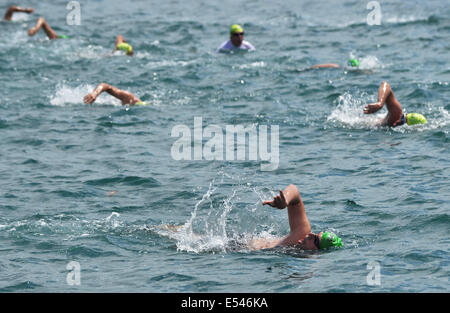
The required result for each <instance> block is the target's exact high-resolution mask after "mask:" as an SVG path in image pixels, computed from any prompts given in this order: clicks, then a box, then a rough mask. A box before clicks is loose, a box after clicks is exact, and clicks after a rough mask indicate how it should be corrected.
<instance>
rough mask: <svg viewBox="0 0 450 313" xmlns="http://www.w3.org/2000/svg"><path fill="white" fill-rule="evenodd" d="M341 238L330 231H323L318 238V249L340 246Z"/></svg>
mask: <svg viewBox="0 0 450 313" xmlns="http://www.w3.org/2000/svg"><path fill="white" fill-rule="evenodd" d="M343 245H344V244H343V243H342V239H341V238H339V237H338V236H336V235H335V234H333V233H331V232H327V231H326V232H324V233H323V234H322V238H321V239H320V249H328V248H330V247H342V246H343Z"/></svg>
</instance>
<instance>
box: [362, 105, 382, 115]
mask: <svg viewBox="0 0 450 313" xmlns="http://www.w3.org/2000/svg"><path fill="white" fill-rule="evenodd" d="M382 107H383V106H382V105H381V104H380V102H375V103H372V104H368V105H367V106H366V107H365V108H364V114H372V113H375V112H377V111H378V110H380V109H381V108H382Z"/></svg>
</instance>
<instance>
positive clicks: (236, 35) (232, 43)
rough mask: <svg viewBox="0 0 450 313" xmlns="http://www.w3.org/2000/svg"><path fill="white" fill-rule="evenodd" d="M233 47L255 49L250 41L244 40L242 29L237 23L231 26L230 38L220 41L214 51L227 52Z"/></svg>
mask: <svg viewBox="0 0 450 313" xmlns="http://www.w3.org/2000/svg"><path fill="white" fill-rule="evenodd" d="M234 49H239V50H248V51H251V50H255V47H253V45H252V44H251V43H249V42H248V41H245V40H244V29H243V28H242V27H241V26H240V25H238V24H234V25H232V26H231V28H230V39H229V40H227V41H225V42H224V43H222V44H221V45H220V47H219V48H217V50H216V52H228V51H231V50H234Z"/></svg>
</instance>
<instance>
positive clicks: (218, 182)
mask: <svg viewBox="0 0 450 313" xmlns="http://www.w3.org/2000/svg"><path fill="white" fill-rule="evenodd" d="M79 2H80V4H81V25H80V26H70V25H67V22H66V16H67V14H68V13H69V11H68V10H67V9H66V5H67V2H66V1H51V2H41V1H26V3H21V5H23V6H31V7H33V8H34V9H35V14H32V15H25V14H17V15H15V16H14V18H13V22H9V23H7V22H2V23H1V24H0V36H1V37H2V49H0V86H1V88H0V90H1V92H2V97H0V132H1V138H2V141H1V143H2V144H1V150H0V177H1V180H0V184H1V185H0V210H1V213H2V214H1V216H0V291H2V292H24V291H25V292H52V291H53V292H55V291H56V292H69V291H83V292H94V291H101V292H106V291H114V292H126V291H138V292H331V291H339V292H436V291H437V292H448V291H449V279H448V277H449V270H450V264H449V239H448V230H449V224H450V216H449V209H450V206H449V198H450V197H449V196H450V185H449V176H450V175H449V173H450V171H449V169H450V161H449V152H450V149H449V142H450V139H449V129H450V115H449V110H450V103H449V101H448V99H449V98H450V89H449V86H448V84H449V80H450V66H449V61H450V57H449V56H450V53H449V52H450V44H449V43H450V32H449V30H450V8H449V6H448V2H447V1H437V0H434V1H426V2H423V1H389V2H385V1H383V2H382V3H381V10H382V14H383V15H382V20H381V25H380V26H369V25H368V24H367V22H366V17H367V14H369V13H370V10H367V9H366V5H367V2H368V1H367V2H365V1H349V0H347V1H322V0H320V1H313V2H311V1H307V2H306V1H282V2H267V1H251V0H250V1H245V2H241V1H229V0H226V1H192V2H184V1H175V0H173V1H151V2H148V1H128V2H123V1H115V0H114V1H79ZM6 9H7V5H6V4H3V3H2V6H1V10H3V11H6ZM38 16H44V17H45V18H46V19H47V21H48V22H49V24H50V25H52V27H53V28H54V29H55V31H56V32H57V33H58V34H59V33H61V34H67V35H69V36H70V37H71V39H69V40H57V41H48V40H47V39H46V37H45V35H44V33H43V32H42V31H41V32H40V33H38V34H37V35H36V36H34V37H32V38H29V37H28V35H27V33H26V30H27V29H28V28H29V27H31V26H33V25H34V23H35V21H36V19H37V17H38ZM233 23H240V24H241V25H243V27H244V28H245V33H246V35H245V39H246V40H248V41H249V42H251V43H252V44H253V45H254V46H255V47H256V49H257V50H256V51H254V52H250V53H234V54H216V53H215V52H214V51H215V49H216V48H217V47H218V46H219V45H220V43H222V42H223V41H224V40H226V39H227V37H228V29H229V27H230V25H231V24H233ZM117 34H122V35H123V36H124V37H125V38H126V39H127V40H128V41H129V42H130V43H131V44H132V45H133V47H134V50H135V56H134V57H131V58H130V57H126V56H124V55H123V54H121V53H115V54H114V55H112V54H111V51H112V49H113V47H114V41H115V36H116V35H117ZM350 57H357V58H358V59H359V60H360V61H361V65H360V67H359V69H350V68H348V67H347V66H346V65H345V64H346V61H347V60H348V59H349V58H350ZM317 63H338V64H340V65H342V67H341V68H339V69H322V70H315V71H308V70H306V69H307V68H308V67H310V66H312V65H314V64H317ZM382 81H388V82H389V83H390V84H391V86H392V88H393V90H394V92H395V95H396V97H397V98H398V99H399V101H400V103H401V104H402V106H403V108H404V110H405V111H407V112H418V113H422V114H424V115H425V116H426V117H427V119H428V124H426V125H419V126H412V127H409V126H401V127H398V128H395V129H391V128H380V127H376V126H374V124H375V122H376V120H377V119H379V118H381V117H382V116H384V114H385V113H386V110H385V109H383V110H382V111H380V112H379V113H377V114H376V115H374V116H367V115H364V114H363V113H362V111H363V108H364V106H365V105H366V104H367V103H369V102H374V101H376V93H377V90H378V87H379V85H380V83H381V82H382ZM100 82H107V83H110V84H113V85H115V86H117V87H118V88H121V89H125V90H128V91H130V92H133V93H134V94H136V95H137V96H138V97H140V98H141V99H142V100H144V101H147V102H149V103H150V104H151V105H149V106H145V107H128V106H121V105H120V102H119V101H118V100H116V99H113V98H112V97H111V96H109V95H102V96H100V97H99V99H98V100H97V101H96V102H95V104H93V105H85V104H84V103H83V96H84V95H85V94H86V93H87V92H90V91H91V90H92V89H93V88H94V87H95V86H96V85H97V84H98V83H100ZM194 117H201V118H202V121H203V127H206V126H208V125H218V126H219V127H221V128H222V129H224V130H225V128H226V126H227V125H244V126H248V125H257V126H261V125H268V126H269V128H270V127H271V126H279V164H278V167H277V168H276V169H275V170H273V171H261V164H263V163H262V162H261V161H260V160H258V161H252V160H247V161H233V160H228V161H220V160H215V161H207V160H204V159H203V160H197V161H196V160H192V161H189V160H181V161H177V160H175V159H174V158H173V156H172V154H171V148H172V146H173V144H174V142H175V141H176V140H177V138H175V137H172V136H171V132H172V130H173V128H174V127H176V126H177V125H186V126H187V127H188V128H189V129H191V130H192V132H193V131H194ZM205 141H206V139H205ZM291 183H293V184H295V185H296V186H298V188H299V190H300V192H301V194H302V197H303V200H304V202H305V206H306V210H307V214H308V217H309V220H310V222H311V226H312V229H313V231H314V232H320V231H322V230H332V231H334V232H335V233H337V234H338V235H339V236H340V237H341V238H342V239H343V241H344V245H345V246H344V248H343V249H340V250H336V251H327V252H316V253H309V252H304V251H298V250H296V249H271V250H265V251H264V250H263V251H251V250H250V249H249V248H248V247H247V246H245V244H243V243H245V242H246V240H249V239H251V238H258V237H265V238H272V237H282V236H284V235H286V234H287V233H288V231H289V224H288V219H287V212H286V211H285V210H284V211H278V210H276V209H273V208H270V207H267V206H264V207H263V206H262V205H261V201H262V200H266V199H269V198H271V197H272V196H273V195H274V193H275V192H277V191H278V190H279V189H280V188H284V187H285V186H287V185H288V184H291ZM72 261H75V262H78V264H79V265H80V273H81V279H80V284H79V285H69V284H68V283H67V278H68V274H70V270H68V269H67V268H66V266H67V265H68V264H69V262H72ZM373 262H376V263H375V264H377V265H378V269H379V270H380V276H379V278H380V280H379V281H378V282H379V284H376V285H374V286H372V285H371V283H370V282H371V280H370V277H372V276H371V273H372V270H371V268H370V264H374V263H373ZM368 265H369V268H368Z"/></svg>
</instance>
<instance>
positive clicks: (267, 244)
mask: <svg viewBox="0 0 450 313" xmlns="http://www.w3.org/2000/svg"><path fill="white" fill-rule="evenodd" d="M266 204H267V205H270V206H271V207H274V208H277V209H280V210H282V209H284V208H285V207H287V208H288V216H289V227H290V232H289V235H287V236H286V237H284V238H282V239H274V240H267V239H253V240H252V241H250V243H249V245H250V247H251V248H252V249H255V250H259V249H267V248H273V247H280V246H296V247H298V248H300V249H302V250H321V249H328V248H330V247H342V246H343V244H342V240H341V238H339V237H338V236H336V235H335V234H333V233H331V232H320V233H318V234H314V233H312V232H311V225H310V224H309V220H308V217H307V216H306V211H305V206H304V204H303V201H302V198H301V197H300V192H299V191H298V189H297V187H295V186H294V185H289V186H287V187H286V189H285V190H284V191H281V190H280V194H279V195H277V196H275V197H274V198H273V200H269V201H264V202H263V205H266Z"/></svg>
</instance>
